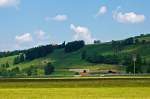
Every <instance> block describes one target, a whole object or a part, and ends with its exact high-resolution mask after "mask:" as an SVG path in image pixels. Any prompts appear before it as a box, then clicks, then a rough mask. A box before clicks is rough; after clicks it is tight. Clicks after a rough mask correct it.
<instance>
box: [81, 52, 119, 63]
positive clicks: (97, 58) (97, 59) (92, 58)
mask: <svg viewBox="0 0 150 99" xmlns="http://www.w3.org/2000/svg"><path fill="white" fill-rule="evenodd" d="M81 58H82V59H85V60H86V61H88V62H90V63H95V64H119V62H120V58H119V57H118V56H116V55H105V56H104V55H101V54H96V53H92V54H90V55H87V54H86V51H83V52H82V54H81Z"/></svg>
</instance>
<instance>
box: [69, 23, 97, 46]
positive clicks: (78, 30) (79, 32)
mask: <svg viewBox="0 0 150 99" xmlns="http://www.w3.org/2000/svg"><path fill="white" fill-rule="evenodd" d="M70 28H71V29H72V30H73V31H74V32H75V35H74V40H84V41H85V42H86V43H88V44H89V43H93V41H94V38H92V36H91V32H90V31H89V29H88V28H86V27H81V26H77V27H76V26H75V25H74V24H71V25H70Z"/></svg>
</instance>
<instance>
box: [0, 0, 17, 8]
mask: <svg viewBox="0 0 150 99" xmlns="http://www.w3.org/2000/svg"><path fill="white" fill-rule="evenodd" d="M19 3H20V0H0V7H17V6H18V4H19Z"/></svg>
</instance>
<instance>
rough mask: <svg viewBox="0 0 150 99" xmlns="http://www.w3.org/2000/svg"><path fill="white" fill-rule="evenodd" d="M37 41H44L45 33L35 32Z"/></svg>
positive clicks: (41, 31)
mask: <svg viewBox="0 0 150 99" xmlns="http://www.w3.org/2000/svg"><path fill="white" fill-rule="evenodd" d="M35 34H36V36H37V39H39V40H43V39H44V38H45V34H46V33H45V32H44V31H43V30H38V31H36V32H35Z"/></svg>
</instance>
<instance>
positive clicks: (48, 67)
mask: <svg viewBox="0 0 150 99" xmlns="http://www.w3.org/2000/svg"><path fill="white" fill-rule="evenodd" d="M44 72H45V75H50V74H51V73H52V72H54V66H53V65H52V64H51V63H47V65H46V66H45V68H44Z"/></svg>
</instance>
